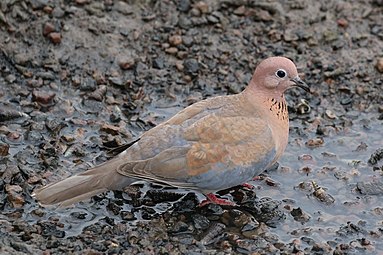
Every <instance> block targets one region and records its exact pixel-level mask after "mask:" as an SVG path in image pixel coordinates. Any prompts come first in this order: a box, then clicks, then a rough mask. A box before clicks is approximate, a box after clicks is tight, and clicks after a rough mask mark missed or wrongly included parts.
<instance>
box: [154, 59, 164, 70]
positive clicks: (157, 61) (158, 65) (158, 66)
mask: <svg viewBox="0 0 383 255" xmlns="http://www.w3.org/2000/svg"><path fill="white" fill-rule="evenodd" d="M152 66H153V68H156V69H163V68H164V67H165V60H164V58H163V57H158V58H155V59H153V62H152Z"/></svg>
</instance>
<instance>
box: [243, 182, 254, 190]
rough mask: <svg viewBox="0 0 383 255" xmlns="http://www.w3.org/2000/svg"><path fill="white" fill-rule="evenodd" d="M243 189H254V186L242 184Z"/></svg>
mask: <svg viewBox="0 0 383 255" xmlns="http://www.w3.org/2000/svg"><path fill="white" fill-rule="evenodd" d="M242 187H245V188H248V189H254V185H252V184H250V183H247V182H246V183H243V184H242Z"/></svg>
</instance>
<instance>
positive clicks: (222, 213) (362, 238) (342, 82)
mask: <svg viewBox="0 0 383 255" xmlns="http://www.w3.org/2000/svg"><path fill="white" fill-rule="evenodd" d="M382 13H383V2H382V1H381V0H370V1H363V0H359V1H340V0H326V1H300V0H291V1H250V0H222V1H211V0H206V1H193V0H177V1H176V0H173V1H170V0H164V1H149V0H148V1H145V0H142V1H140V0H136V1H134V0H132V1H113V0H105V1H91V0H73V1H68V0H61V1H60V0H52V1H51V0H29V1H28V0H26V1H17V0H3V1H1V2H0V48H1V50H0V72H1V73H0V74H1V75H0V176H1V179H0V208H1V214H0V221H1V225H0V252H1V254H71V253H72V254H84V253H85V254H104V253H108V254H123V253H125V254H381V253H383V242H382V241H383V237H382V235H383V188H382V187H383V186H382V185H383V180H382V173H383V160H382V157H383V138H382V131H381V130H382V124H383V107H382V102H383V96H382V95H383V93H382V92H383V89H382V86H383V82H382V72H383V42H382V40H383V15H382ZM275 55H283V56H286V57H289V58H291V59H292V60H294V62H295V63H297V65H298V67H299V71H300V73H301V75H302V77H303V78H304V80H305V81H306V82H307V83H309V84H310V85H311V87H312V91H313V93H312V94H306V93H304V92H302V91H300V90H291V91H289V92H288V95H287V99H288V101H289V112H290V121H291V122H290V141H289V146H288V148H287V150H286V153H285V154H284V156H283V158H282V159H281V160H280V162H279V163H280V165H279V166H276V167H275V168H274V169H271V170H269V171H267V172H265V173H264V174H262V175H261V176H260V177H259V178H258V180H255V181H252V182H251V184H252V185H253V186H254V187H253V188H251V187H247V188H246V187H235V188H233V189H231V190H227V191H223V192H221V193H220V195H221V196H223V197H227V198H228V199H232V200H234V201H236V202H237V204H238V205H239V207H238V208H223V207H220V206H217V205H208V206H205V207H203V208H197V207H196V205H197V204H198V202H199V200H200V199H202V198H203V197H201V195H197V196H196V195H195V194H194V193H192V192H188V191H180V190H168V189H166V188H163V187H158V186H153V185H149V184H138V185H137V186H134V187H131V188H128V189H127V190H125V191H124V192H119V191H116V192H108V193H106V194H102V195H100V196H97V197H94V198H93V199H92V200H91V201H84V202H82V203H80V204H77V205H76V206H75V207H72V208H67V209H57V208H43V207H41V206H39V205H38V204H37V203H36V201H35V200H34V199H33V198H32V197H31V193H32V191H33V190H34V189H35V188H38V187H40V186H41V185H44V184H47V183H50V182H52V181H55V180H60V179H63V178H64V177H66V176H70V175H72V174H75V173H79V172H82V171H84V170H85V169H88V168H90V167H91V166H92V165H95V164H98V163H100V162H104V161H105V160H107V159H108V158H109V157H110V155H109V154H108V151H110V150H111V149H113V148H115V147H117V146H119V145H121V144H124V143H127V142H129V141H131V140H132V139H134V138H135V137H137V136H139V135H140V134H141V133H142V132H144V131H145V130H148V129H150V128H151V127H153V126H155V125H157V124H158V123H161V122H162V121H163V120H165V119H166V118H168V117H169V116H171V115H172V114H174V113H176V112H177V111H178V110H180V109H182V108H183V107H185V106H187V105H189V104H192V103H193V102H196V101H198V100H201V99H203V98H206V97H210V96H214V95H223V94H232V93H237V92H239V91H241V90H242V89H243V88H244V87H245V86H246V84H247V82H248V81H249V79H250V78H251V75H252V72H253V70H254V68H255V66H256V65H257V63H259V61H260V60H262V59H264V58H266V57H268V56H275Z"/></svg>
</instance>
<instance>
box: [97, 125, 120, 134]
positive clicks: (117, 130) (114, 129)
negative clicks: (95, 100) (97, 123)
mask: <svg viewBox="0 0 383 255" xmlns="http://www.w3.org/2000/svg"><path fill="white" fill-rule="evenodd" d="M120 130H121V128H120V127H116V126H113V125H109V124H106V123H104V124H102V125H101V127H100V131H103V132H105V133H108V134H111V135H118V134H119V133H120Z"/></svg>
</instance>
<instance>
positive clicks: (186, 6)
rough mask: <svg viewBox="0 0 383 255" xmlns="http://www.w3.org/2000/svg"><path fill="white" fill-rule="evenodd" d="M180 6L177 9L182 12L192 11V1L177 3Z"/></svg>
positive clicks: (184, 0)
mask: <svg viewBox="0 0 383 255" xmlns="http://www.w3.org/2000/svg"><path fill="white" fill-rule="evenodd" d="M177 2H178V6H177V9H178V10H179V11H181V12H187V11H189V9H190V0H180V1H177Z"/></svg>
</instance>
